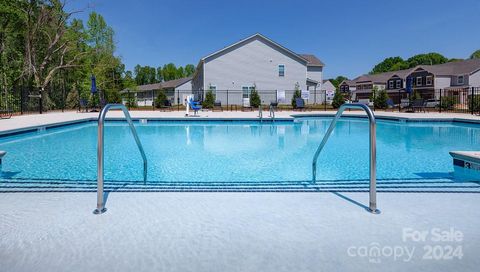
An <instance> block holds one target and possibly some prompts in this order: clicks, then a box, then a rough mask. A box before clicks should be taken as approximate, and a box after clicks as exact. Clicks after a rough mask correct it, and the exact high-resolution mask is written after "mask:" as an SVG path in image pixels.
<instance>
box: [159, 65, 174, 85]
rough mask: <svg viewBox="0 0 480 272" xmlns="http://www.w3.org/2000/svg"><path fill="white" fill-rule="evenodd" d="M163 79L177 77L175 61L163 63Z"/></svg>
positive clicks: (167, 79)
mask: <svg viewBox="0 0 480 272" xmlns="http://www.w3.org/2000/svg"><path fill="white" fill-rule="evenodd" d="M162 76H163V80H165V81H169V80H174V79H177V67H176V66H175V64H173V63H169V64H166V65H163V68H162Z"/></svg>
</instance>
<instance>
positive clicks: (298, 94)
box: [292, 89, 302, 109]
mask: <svg viewBox="0 0 480 272" xmlns="http://www.w3.org/2000/svg"><path fill="white" fill-rule="evenodd" d="M297 98H302V92H301V91H300V90H298V89H297V90H295V92H294V93H293V97H292V107H293V108H294V109H295V108H296V107H297V101H296V100H297Z"/></svg>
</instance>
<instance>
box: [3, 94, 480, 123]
mask: <svg viewBox="0 0 480 272" xmlns="http://www.w3.org/2000/svg"><path fill="white" fill-rule="evenodd" d="M160 92H164V94H165V96H166V98H167V100H169V101H170V104H171V105H172V106H171V107H169V109H171V110H183V109H184V108H185V106H184V105H185V100H186V99H187V97H189V96H191V97H193V99H194V100H195V101H200V102H203V101H204V100H205V96H206V94H207V92H208V91H204V90H193V91H192V90H167V91H159V90H152V91H146V92H129V93H124V94H123V102H124V103H125V104H127V105H128V106H129V107H130V109H134V110H135V109H137V110H159V109H161V108H163V107H160V106H159V103H156V100H157V97H158V95H159V93H160ZM257 92H258V95H259V97H260V103H261V105H262V106H265V107H266V106H268V105H270V103H271V102H278V106H279V109H286V110H288V109H292V108H293V106H292V99H293V97H294V94H295V92H296V91H295V90H286V91H277V90H257ZM387 93H388V96H389V99H390V100H391V103H390V105H389V107H388V109H389V110H393V111H407V110H408V108H409V107H408V106H409V104H411V102H412V101H413V100H415V99H417V100H418V99H423V101H424V109H425V110H426V111H431V112H450V113H469V114H479V113H480V88H479V87H467V88H445V89H431V90H419V91H416V92H414V93H412V94H408V93H406V92H405V91H403V90H400V91H395V92H387ZM212 94H213V98H214V101H216V102H217V103H216V104H217V106H218V105H220V108H221V109H222V110H242V109H243V108H245V106H248V105H249V104H250V97H251V90H213V91H212ZM300 95H301V97H302V98H303V99H304V101H305V104H306V108H307V109H313V110H324V111H326V110H334V109H333V107H332V106H331V104H332V101H333V96H334V94H333V93H327V92H325V91H322V90H309V91H300ZM365 97H367V98H365ZM365 97H362V96H359V95H357V96H356V97H355V101H357V102H358V101H361V102H365V100H367V101H368V99H369V97H371V95H370V94H368V95H367V94H365ZM349 98H350V97H349V96H348V95H346V99H349ZM49 99H54V100H55V101H56V103H55V105H56V106H55V107H46V106H45V101H43V105H44V106H43V107H40V103H41V98H40V97H39V95H38V94H35V93H34V92H32V91H29V90H26V89H17V90H9V91H2V92H0V113H1V114H2V116H3V115H8V114H14V115H18V114H28V113H39V112H41V111H43V112H45V111H46V110H47V109H48V110H62V111H63V110H64V109H65V105H66V104H65V99H66V97H65V93H64V92H63V94H62V95H61V97H49ZM107 102H108V101H107ZM157 102H158V101H157ZM372 102H373V101H372ZM78 104H80V103H78ZM375 110H379V109H378V108H375Z"/></svg>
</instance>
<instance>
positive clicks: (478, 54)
mask: <svg viewBox="0 0 480 272" xmlns="http://www.w3.org/2000/svg"><path fill="white" fill-rule="evenodd" d="M470 58H471V59H480V49H478V50H477V51H475V52H473V53H472V54H471V55H470Z"/></svg>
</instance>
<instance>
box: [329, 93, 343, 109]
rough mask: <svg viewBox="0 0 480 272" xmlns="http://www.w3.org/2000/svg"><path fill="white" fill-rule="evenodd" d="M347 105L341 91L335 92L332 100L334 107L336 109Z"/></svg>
mask: <svg viewBox="0 0 480 272" xmlns="http://www.w3.org/2000/svg"><path fill="white" fill-rule="evenodd" d="M344 103H345V97H344V96H343V94H342V93H341V92H340V91H339V90H335V94H334V95H333V100H332V107H333V108H334V109H338V108H340V106H341V105H343V104H344Z"/></svg>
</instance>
